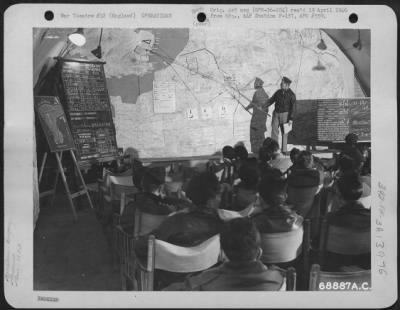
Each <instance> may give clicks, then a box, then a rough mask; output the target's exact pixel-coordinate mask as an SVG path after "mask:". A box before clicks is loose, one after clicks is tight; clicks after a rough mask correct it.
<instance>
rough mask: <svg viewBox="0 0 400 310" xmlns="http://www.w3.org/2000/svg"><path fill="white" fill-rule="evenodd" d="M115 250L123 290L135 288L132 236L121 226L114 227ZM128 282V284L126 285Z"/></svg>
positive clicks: (134, 260) (134, 259)
mask: <svg viewBox="0 0 400 310" xmlns="http://www.w3.org/2000/svg"><path fill="white" fill-rule="evenodd" d="M115 235H116V248H115V249H116V252H117V255H118V258H119V263H120V278H121V286H122V289H123V290H127V289H129V288H130V289H133V290H137V286H138V284H137V281H136V277H135V269H136V268H135V263H136V258H135V254H134V242H135V240H134V237H133V235H130V234H128V233H127V232H125V231H124V229H123V228H122V226H120V225H118V226H116V227H115ZM128 284H130V285H128Z"/></svg>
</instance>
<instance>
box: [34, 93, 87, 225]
mask: <svg viewBox="0 0 400 310" xmlns="http://www.w3.org/2000/svg"><path fill="white" fill-rule="evenodd" d="M34 99H35V100H34V102H35V110H36V111H37V114H38V117H39V120H40V124H41V125H42V128H43V131H44V134H45V136H46V140H47V142H48V145H49V148H50V151H51V153H52V154H54V155H55V157H56V159H57V165H58V171H57V174H56V177H55V181H54V187H53V190H51V191H48V192H46V193H41V194H40V195H39V197H44V196H47V195H48V194H51V195H52V196H53V198H52V201H53V202H54V197H55V193H56V188H57V183H58V177H59V175H61V178H62V181H63V183H64V187H65V190H66V193H67V197H68V201H69V203H70V206H71V210H72V213H73V215H74V218H75V219H76V218H77V213H76V209H75V205H74V202H73V199H74V198H77V197H80V196H82V195H86V197H87V198H88V201H89V205H90V207H91V208H92V209H93V205H92V201H91V199H90V196H89V192H88V189H87V187H86V184H85V180H84V179H83V176H82V174H81V173H80V170H79V165H78V162H77V160H76V157H75V154H74V149H75V143H74V140H73V138H72V135H71V131H70V129H69V126H68V123H67V120H66V117H65V114H64V110H63V107H62V105H61V104H60V101H59V100H58V98H57V97H54V96H36V97H35V98H34ZM64 151H69V152H70V154H71V158H72V161H73V163H74V165H75V168H76V169H77V170H76V171H77V173H78V176H79V178H80V181H81V186H82V189H81V190H79V191H78V192H76V193H71V191H70V189H69V186H68V182H67V178H66V176H65V173H64V167H63V165H62V158H63V153H64ZM46 160H47V152H45V153H44V156H43V160H42V164H41V167H40V171H39V183H40V181H41V179H42V175H43V169H44V167H45V164H46ZM52 204H53V203H52Z"/></svg>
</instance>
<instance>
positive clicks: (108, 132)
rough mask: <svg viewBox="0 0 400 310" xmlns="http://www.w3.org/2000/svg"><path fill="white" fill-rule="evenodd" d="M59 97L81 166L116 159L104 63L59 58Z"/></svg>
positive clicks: (116, 153) (116, 150)
mask: <svg viewBox="0 0 400 310" xmlns="http://www.w3.org/2000/svg"><path fill="white" fill-rule="evenodd" d="M58 61H59V70H60V83H59V88H60V90H61V92H60V93H61V96H62V98H63V103H64V107H65V110H66V114H67V117H68V120H69V124H70V128H71V131H72V136H73V139H74V141H75V145H76V149H77V160H78V161H79V164H80V165H81V166H85V165H87V164H91V163H95V162H106V161H112V160H114V159H115V158H116V157H117V156H118V149H117V141H116V136H115V127H114V122H113V118H112V111H111V103H110V98H109V95H108V90H107V85H106V78H105V74H104V62H101V61H86V60H84V59H73V58H59V59H58Z"/></svg>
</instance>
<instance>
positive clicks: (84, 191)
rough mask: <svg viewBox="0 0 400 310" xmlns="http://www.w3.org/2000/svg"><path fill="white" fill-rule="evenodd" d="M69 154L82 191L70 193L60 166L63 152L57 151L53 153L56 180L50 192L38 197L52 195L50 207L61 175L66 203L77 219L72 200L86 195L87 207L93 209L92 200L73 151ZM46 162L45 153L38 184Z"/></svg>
mask: <svg viewBox="0 0 400 310" xmlns="http://www.w3.org/2000/svg"><path fill="white" fill-rule="evenodd" d="M69 152H70V154H71V157H72V161H73V162H74V165H75V168H76V171H77V173H78V176H79V179H80V181H81V182H82V184H81V186H82V187H83V189H82V190H80V191H78V192H76V193H71V191H70V189H69V186H68V182H67V178H66V176H65V173H64V168H63V166H62V157H63V153H64V151H58V152H53V153H54V154H55V155H56V159H57V165H58V170H57V174H56V178H55V182H54V187H53V189H52V190H50V191H46V192H43V193H41V194H40V195H39V197H40V198H42V197H45V196H48V195H52V199H51V206H53V204H54V198H55V194H56V189H57V183H58V177H59V175H60V174H61V178H62V180H63V183H64V187H65V190H66V192H67V196H68V201H69V204H70V206H71V209H72V213H73V215H74V218H75V219H77V218H78V216H77V213H76V209H75V205H74V202H73V199H74V198H76V197H79V196H82V195H86V196H87V198H88V200H89V205H90V207H91V208H92V209H93V204H92V200H91V199H90V195H89V192H88V189H87V187H86V183H85V180H84V179H83V176H82V174H81V171H80V169H79V165H78V162H77V161H76V157H75V154H74V151H73V150H69ZM46 160H47V152H46V153H44V156H43V160H42V164H41V167H40V171H39V183H40V181H41V179H42V176H43V169H44V166H45V163H46Z"/></svg>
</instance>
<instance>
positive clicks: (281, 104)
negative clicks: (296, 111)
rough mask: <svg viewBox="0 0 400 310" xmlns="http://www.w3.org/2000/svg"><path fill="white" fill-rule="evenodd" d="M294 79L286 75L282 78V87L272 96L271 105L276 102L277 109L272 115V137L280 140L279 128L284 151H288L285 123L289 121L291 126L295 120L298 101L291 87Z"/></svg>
mask: <svg viewBox="0 0 400 310" xmlns="http://www.w3.org/2000/svg"><path fill="white" fill-rule="evenodd" d="M290 83H292V81H291V80H290V79H288V78H287V77H286V76H284V77H283V78H282V81H281V89H279V90H277V91H276V92H275V94H273V96H272V97H271V99H270V101H269V105H272V104H274V103H275V110H274V113H273V115H272V133H271V138H272V139H273V140H275V141H278V137H279V129H280V130H281V133H282V146H281V150H282V152H284V153H285V152H287V136H288V134H287V133H284V129H283V125H284V124H286V123H288V124H289V125H290V126H291V125H292V122H293V118H292V117H293V108H294V104H295V103H296V95H295V93H294V92H293V91H292V90H291V89H290V88H289V87H290Z"/></svg>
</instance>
